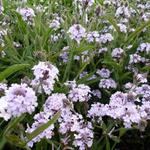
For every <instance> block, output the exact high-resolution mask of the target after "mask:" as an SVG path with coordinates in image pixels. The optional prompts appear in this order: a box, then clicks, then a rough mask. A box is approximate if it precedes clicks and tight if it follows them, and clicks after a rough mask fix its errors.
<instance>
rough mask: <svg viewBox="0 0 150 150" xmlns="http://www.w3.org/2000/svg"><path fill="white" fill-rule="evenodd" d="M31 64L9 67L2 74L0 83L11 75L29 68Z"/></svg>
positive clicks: (0, 74)
mask: <svg viewBox="0 0 150 150" xmlns="http://www.w3.org/2000/svg"><path fill="white" fill-rule="evenodd" d="M29 66H30V65H29V64H15V65H13V66H10V67H8V68H7V69H5V70H4V71H3V72H1V73H0V81H3V80H4V79H6V78H7V77H9V76H10V75H11V74H13V73H15V72H17V71H20V70H22V69H25V68H26V67H29Z"/></svg>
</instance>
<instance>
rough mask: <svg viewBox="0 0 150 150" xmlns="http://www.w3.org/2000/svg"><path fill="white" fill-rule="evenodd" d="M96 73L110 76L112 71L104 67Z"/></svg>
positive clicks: (105, 76)
mask: <svg viewBox="0 0 150 150" xmlns="http://www.w3.org/2000/svg"><path fill="white" fill-rule="evenodd" d="M96 73H97V74H98V75H100V76H101V77H102V78H109V77H110V73H111V72H110V71H109V70H108V69H106V68H102V69H101V70H99V69H98V70H97V71H96Z"/></svg>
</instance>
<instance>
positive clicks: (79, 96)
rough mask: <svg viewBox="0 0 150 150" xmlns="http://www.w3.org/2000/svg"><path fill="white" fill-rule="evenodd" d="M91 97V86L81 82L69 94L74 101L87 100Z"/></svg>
mask: <svg viewBox="0 0 150 150" xmlns="http://www.w3.org/2000/svg"><path fill="white" fill-rule="evenodd" d="M90 97H91V90H90V87H89V86H87V85H84V84H79V85H77V86H76V87H73V88H72V89H71V90H70V91H69V94H68V98H69V99H70V100H71V101H73V102H77V101H79V102H84V101H85V102H87V101H88V100H89V99H90Z"/></svg>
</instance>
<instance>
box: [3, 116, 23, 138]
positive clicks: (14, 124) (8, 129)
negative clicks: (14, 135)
mask: <svg viewBox="0 0 150 150" xmlns="http://www.w3.org/2000/svg"><path fill="white" fill-rule="evenodd" d="M24 118H25V114H24V115H22V116H21V117H18V118H14V119H12V120H11V121H10V122H9V124H8V125H7V127H6V129H5V130H4V133H3V134H4V135H7V134H8V133H10V132H11V130H12V129H13V128H15V126H16V125H17V124H18V123H19V122H21V121H22V120H23V119H24Z"/></svg>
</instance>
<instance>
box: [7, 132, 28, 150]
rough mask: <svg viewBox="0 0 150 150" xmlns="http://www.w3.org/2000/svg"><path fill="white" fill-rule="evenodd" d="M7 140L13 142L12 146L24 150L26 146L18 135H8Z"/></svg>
mask: <svg viewBox="0 0 150 150" xmlns="http://www.w3.org/2000/svg"><path fill="white" fill-rule="evenodd" d="M6 139H7V140H8V141H9V142H11V143H12V144H14V145H16V146H18V147H21V148H23V147H24V146H25V142H24V141H22V140H21V139H20V138H19V137H18V136H16V135H7V136H6Z"/></svg>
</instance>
